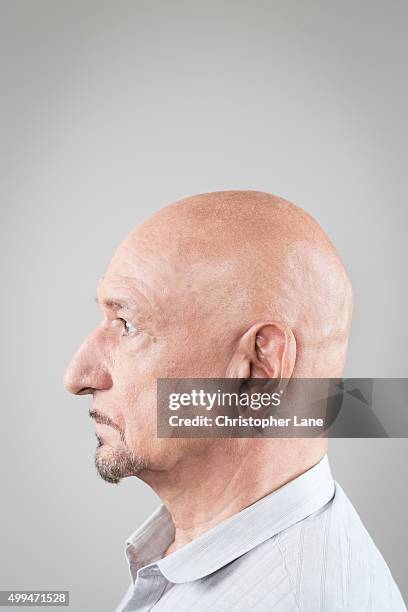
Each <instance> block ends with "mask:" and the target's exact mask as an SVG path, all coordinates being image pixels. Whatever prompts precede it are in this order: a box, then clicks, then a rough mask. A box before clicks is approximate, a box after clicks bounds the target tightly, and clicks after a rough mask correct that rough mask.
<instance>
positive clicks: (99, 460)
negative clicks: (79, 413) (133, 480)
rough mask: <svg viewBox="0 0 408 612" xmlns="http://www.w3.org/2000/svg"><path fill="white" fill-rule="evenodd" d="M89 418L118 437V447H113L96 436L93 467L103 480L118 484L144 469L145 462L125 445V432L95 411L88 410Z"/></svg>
mask: <svg viewBox="0 0 408 612" xmlns="http://www.w3.org/2000/svg"><path fill="white" fill-rule="evenodd" d="M89 416H90V417H91V418H93V419H95V421H96V422H97V423H102V424H104V425H108V426H110V427H113V429H116V430H117V431H118V432H119V435H120V445H118V446H115V447H114V446H111V445H108V444H106V443H104V441H103V439H102V438H101V437H100V436H98V435H97V434H96V438H97V440H98V446H97V449H96V452H95V467H96V470H97V472H98V474H99V476H100V477H101V478H102V479H103V480H105V481H106V482H110V483H112V484H119V482H120V481H121V480H122V478H126V477H127V476H137V475H138V474H140V472H141V471H142V470H144V469H146V467H147V462H146V460H145V459H144V458H143V457H140V456H138V455H136V454H135V453H134V452H132V451H131V449H130V448H129V447H128V446H127V443H126V438H125V432H124V431H123V430H122V429H121V428H120V427H119V426H118V425H117V424H116V423H114V422H113V421H112V420H111V419H110V418H109V417H107V416H105V415H102V414H101V413H99V412H98V411H96V410H90V412H89Z"/></svg>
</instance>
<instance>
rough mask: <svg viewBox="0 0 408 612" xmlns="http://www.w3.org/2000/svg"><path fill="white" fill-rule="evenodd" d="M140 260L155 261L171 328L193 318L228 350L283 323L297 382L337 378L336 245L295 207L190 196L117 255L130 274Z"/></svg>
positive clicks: (341, 278) (342, 301)
mask: <svg viewBox="0 0 408 612" xmlns="http://www.w3.org/2000/svg"><path fill="white" fill-rule="evenodd" d="M139 257H140V258H145V261H144V262H140V264H141V265H146V261H154V262H155V266H154V268H155V269H154V274H155V275H157V277H160V282H159V284H158V286H159V287H160V289H161V294H162V295H161V297H164V298H165V302H166V307H165V308H164V303H158V304H157V308H162V313H163V312H166V317H167V318H168V321H167V322H168V323H169V324H174V325H178V323H179V322H180V320H182V321H184V322H185V321H187V320H194V319H195V320H196V321H197V320H198V321H199V323H200V326H204V325H207V326H208V327H209V328H211V329H217V328H219V330H220V331H219V334H220V335H219V336H218V337H219V338H221V339H222V340H226V339H228V342H231V341H232V339H233V338H235V339H237V338H238V337H239V336H240V334H243V333H244V332H245V331H246V330H247V329H248V328H249V327H250V326H251V325H253V324H254V323H256V322H258V321H259V322H260V321H275V322H279V323H281V324H284V325H287V326H288V327H289V328H290V329H291V330H292V332H293V334H294V337H295V340H296V364H295V369H294V372H293V375H295V376H298V377H307V376H310V377H316V378H317V377H334V376H338V375H339V374H340V373H341V370H342V368H343V365H344V360H345V355H346V349H347V339H348V333H349V328H350V321H351V312H352V288H351V284H350V281H349V279H348V276H347V273H346V271H345V268H344V266H343V264H342V262H341V260H340V257H339V255H338V253H337V252H336V249H335V248H334V246H333V244H332V243H331V241H330V240H329V238H328V237H327V235H326V234H325V233H324V232H323V230H322V229H321V228H320V226H319V225H318V224H317V223H316V221H315V220H314V219H313V218H312V217H311V216H310V215H308V214H307V213H306V212H305V211H303V210H302V209H301V208H299V207H297V206H295V205H294V204H291V203H290V202H287V201H286V200H283V199H282V198H278V197H276V196H273V195H271V194H268V193H263V192H258V191H222V192H215V193H205V194H200V195H197V196H193V197H191V198H187V199H184V200H180V201H178V202H175V203H174V204H171V205H170V206H167V207H166V208H164V209H162V210H160V211H159V212H158V213H156V214H155V215H153V216H152V217H151V218H150V219H148V220H147V221H146V222H145V223H144V224H143V225H141V226H140V227H138V228H136V229H135V230H134V231H133V232H131V234H130V235H129V236H128V238H127V239H126V240H125V242H124V243H123V245H122V246H121V247H120V248H119V250H118V252H117V253H116V256H115V258H117V260H119V261H120V262H121V264H123V259H122V258H124V259H127V260H132V259H133V260H134V263H135V267H137V265H138V264H137V263H136V260H138V258H139ZM113 264H114V265H115V259H114V262H113ZM121 264H120V265H121ZM152 271H153V270H152ZM159 301H160V300H159ZM227 330H229V331H230V332H231V333H232V334H233V335H232V336H231V335H230V334H228V333H227ZM198 333H199V332H198ZM225 336H227V338H226V337H225ZM224 346H225V344H224ZM227 346H228V345H227ZM217 348H220V347H217ZM195 375H200V372H197V373H196V374H195Z"/></svg>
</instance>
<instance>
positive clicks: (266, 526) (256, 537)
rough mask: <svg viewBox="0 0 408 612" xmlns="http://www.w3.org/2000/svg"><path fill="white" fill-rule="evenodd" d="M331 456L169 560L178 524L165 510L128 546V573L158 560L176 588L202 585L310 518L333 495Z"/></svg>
mask: <svg viewBox="0 0 408 612" xmlns="http://www.w3.org/2000/svg"><path fill="white" fill-rule="evenodd" d="M334 491H335V485H334V480H333V477H332V474H331V471H330V466H329V461H328V458H327V455H325V456H324V457H323V459H322V460H321V461H320V462H319V463H318V464H317V465H315V466H314V467H312V468H311V469H310V470H308V471H307V472H305V473H304V474H302V475H301V476H299V477H298V478H295V479H294V480H292V481H291V482H289V483H288V484H286V485H284V486H282V487H280V488H279V489H277V490H276V491H274V492H273V493H270V494H269V495H267V496H266V497H263V498H262V499H260V500H258V501H257V502H255V503H254V504H252V505H251V506H248V507H247V508H244V509H243V510H241V512H238V513H237V514H235V515H234V516H232V517H231V518H229V519H227V520H225V521H223V522H221V523H219V524H218V525H216V526H215V527H213V528H212V529H210V530H209V531H207V532H205V533H203V534H201V535H200V536H199V537H198V538H196V539H195V540H193V541H192V542H190V543H189V544H186V545H185V546H183V547H182V548H180V549H179V550H176V551H175V552H174V553H172V554H170V555H169V556H167V557H164V558H161V559H160V560H159V561H157V560H158V559H159V558H160V557H162V556H163V554H164V552H165V551H166V549H167V547H168V546H169V545H170V544H171V542H172V541H173V538H174V531H175V530H174V524H173V521H172V519H171V516H170V514H169V512H168V511H167V509H166V508H165V506H164V505H161V506H160V507H159V508H158V509H157V510H156V511H155V512H154V513H153V515H152V516H151V517H150V518H149V519H148V520H147V521H146V522H145V523H144V524H143V525H142V526H141V527H140V528H139V529H138V530H137V531H136V532H135V533H134V534H133V535H132V536H131V538H130V539H129V540H128V542H127V555H128V559H129V565H130V570H131V573H132V576H133V579H135V573H136V572H137V570H138V569H139V568H140V567H142V566H143V565H146V564H148V563H151V562H152V561H157V566H158V567H159V569H160V571H161V573H162V574H163V576H164V577H165V578H166V579H167V580H169V581H170V582H174V583H182V582H189V581H192V580H198V579H199V578H203V577H204V576H208V575H209V574H212V573H213V572H215V571H217V570H218V569H220V568H221V567H224V566H225V565H227V563H230V562H231V561H234V560H235V559H237V558H238V557H240V556H241V555H243V554H245V553H247V552H248V551H250V550H251V549H253V548H255V547H256V546H258V545H259V544H262V542H265V541H266V540H267V539H269V538H271V537H273V536H274V535H276V534H278V533H279V532H281V531H283V530H284V529H287V528H288V527H290V526H291V525H294V524H295V523H297V522H298V521H301V520H302V519H305V518H306V517H308V516H310V515H311V514H313V513H314V512H316V511H317V510H319V509H320V508H321V507H322V506H324V505H325V504H326V503H327V502H329V501H330V500H331V499H332V498H333V495H334Z"/></svg>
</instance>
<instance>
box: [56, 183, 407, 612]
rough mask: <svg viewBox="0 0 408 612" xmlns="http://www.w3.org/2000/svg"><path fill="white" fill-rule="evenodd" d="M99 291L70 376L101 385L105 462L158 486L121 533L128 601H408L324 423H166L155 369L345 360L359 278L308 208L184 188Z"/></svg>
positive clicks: (186, 605)
mask: <svg viewBox="0 0 408 612" xmlns="http://www.w3.org/2000/svg"><path fill="white" fill-rule="evenodd" d="M97 300H98V303H99V305H100V307H101V309H102V313H103V317H102V320H101V322H100V324H99V325H98V327H97V328H96V329H95V330H94V331H93V332H92V333H91V334H90V335H89V336H88V337H87V338H86V339H85V341H84V342H83V344H82V346H81V347H80V349H79V350H78V352H77V353H76V355H75V356H74V357H73V359H72V361H71V364H70V365H69V368H68V371H67V373H66V380H65V382H66V387H67V389H68V390H69V391H71V392H72V393H74V394H77V395H82V394H91V395H92V396H93V403H92V408H91V412H90V414H91V416H92V417H93V418H94V419H95V421H96V432H97V437H98V440H99V446H98V448H97V451H96V466H97V469H98V471H99V473H100V475H101V476H102V477H103V478H104V479H105V480H107V481H109V482H119V481H120V479H122V478H124V477H127V476H138V477H139V478H141V479H143V480H144V481H146V482H147V483H148V484H149V485H150V486H151V487H152V488H153V489H154V490H155V491H156V492H157V493H158V495H159V496H160V498H161V500H162V502H163V504H162V506H161V507H160V508H159V509H158V510H157V511H156V512H155V513H154V514H153V515H152V517H151V518H150V519H149V520H148V521H146V523H145V524H144V525H143V526H142V527H141V528H140V530H138V531H137V532H136V533H135V534H133V536H132V537H131V538H130V540H129V541H128V547H127V556H128V560H129V567H130V571H131V574H132V583H131V585H130V588H129V591H128V593H127V595H126V596H125V599H124V600H123V603H122V604H121V606H120V607H119V608H118V610H126V612H128V611H131V610H151V609H152V608H153V607H156V604H157V605H158V609H159V608H160V610H162V611H164V610H169V611H170V610H175V609H177V610H178V611H179V612H182V611H186V612H187V611H190V610H191V609H192V608H194V609H197V611H198V610H200V611H201V610H202V611H204V610H213V609H214V610H215V609H216V610H220V611H222V610H225V611H227V610H228V611H229V610H242V611H244V610H245V612H247V610H250V609H257V610H265V611H268V612H269V611H270V610H272V609H273V610H276V612H293V610H300V609H311V610H312V609H313V610H317V609H323V608H324V609H325V610H334V608H333V607H332V603H333V601H336V602H337V601H340V600H341V601H346V600H347V601H348V602H349V604H350V605H349V606H348V607H347V606H346V607H344V608H336V609H344V610H353V611H354V610H361V609H366V608H367V606H368V603H367V602H370V601H371V609H372V612H374V610H375V611H378V612H380V611H381V612H384V610H388V609H395V610H398V611H400V610H403V609H405V608H404V607H403V603H402V600H401V598H400V595H399V593H398V589H397V588H396V587H395V584H394V583H393V582H392V578H391V577H390V575H389V572H388V568H387V566H386V565H385V563H384V561H383V560H382V558H381V557H380V556H379V553H378V551H377V550H376V548H375V546H374V544H373V543H372V541H371V540H370V539H369V536H368V534H367V533H366V532H365V531H364V529H363V527H362V525H361V522H360V521H359V518H358V516H357V514H356V512H355V510H354V508H353V507H352V505H351V504H350V502H349V501H348V499H347V497H346V495H345V494H344V492H343V491H342V489H341V488H340V487H339V485H338V484H337V483H335V481H334V480H333V478H332V476H331V472H330V468H329V464H328V460H327V457H326V456H325V453H326V447H327V440H326V439H325V438H322V437H318V438H314V439H310V438H300V437H299V438H219V439H217V438H211V439H206V438H202V439H191V438H190V439H189V438H186V439H179V438H177V439H173V438H158V437H157V433H156V420H157V418H156V384H157V381H158V379H161V378H164V379H192V378H206V379H216V378H227V379H243V380H245V379H251V380H253V379H257V378H259V379H269V380H271V379H276V380H282V379H285V380H290V379H294V378H297V379H302V378H307V379H311V378H315V379H327V378H337V377H340V376H341V373H342V370H343V366H344V363H345V359H346V351H347V342H348V335H349V329H350V322H351V313H352V288H351V284H350V281H349V278H348V275H347V273H346V271H345V269H344V266H343V264H342V262H341V259H340V257H339V255H338V254H337V252H336V250H335V248H334V246H333V244H332V243H331V241H330V240H329V238H328V237H327V236H326V234H325V233H324V232H323V230H322V229H321V228H320V227H319V225H318V224H317V223H316V221H314V219H313V218H312V217H310V216H309V215H308V214H307V213H305V212H304V211H303V210H301V209H300V208H298V207H297V206H295V205H293V204H291V203H289V202H287V201H285V200H283V199H281V198H278V197H275V196H272V195H270V194H267V193H262V192H257V191H224V192H218V193H208V194H201V195H198V196H194V197H192V198H188V199H185V200H182V201H179V202H176V203H175V204H172V205H170V206H168V207H166V208H164V209H163V210H161V211H159V212H158V213H156V214H154V215H153V216H152V217H151V218H150V219H148V220H147V221H145V222H144V223H143V224H142V225H141V226H140V227H137V228H136V229H135V230H133V231H132V232H131V233H130V234H129V236H128V237H127V238H126V240H125V241H124V242H123V244H122V245H121V246H120V247H119V248H118V250H117V251H116V253H115V255H114V257H113V259H112V261H111V263H110V265H109V267H108V269H107V271H106V273H105V274H104V275H103V277H102V278H101V280H100V281H99V284H98V289H97ZM345 524H346V525H347V530H345V529H344V525H345ZM367 567H368V568H372V569H371V570H370V571H371V574H370V575H366V571H365V568H367ZM387 572H388V573H387ZM339 598H340V599H339ZM361 602H363V603H361ZM197 605H198V607H197ZM194 606H196V607H194ZM303 606H304V607H303Z"/></svg>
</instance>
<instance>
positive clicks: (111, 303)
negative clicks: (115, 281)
mask: <svg viewBox="0 0 408 612" xmlns="http://www.w3.org/2000/svg"><path fill="white" fill-rule="evenodd" d="M95 302H96V303H97V304H99V305H101V306H106V308H110V309H111V310H126V309H129V308H130V307H131V305H132V304H131V302H127V301H126V300H117V299H111V298H106V299H102V300H100V299H98V297H95Z"/></svg>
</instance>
